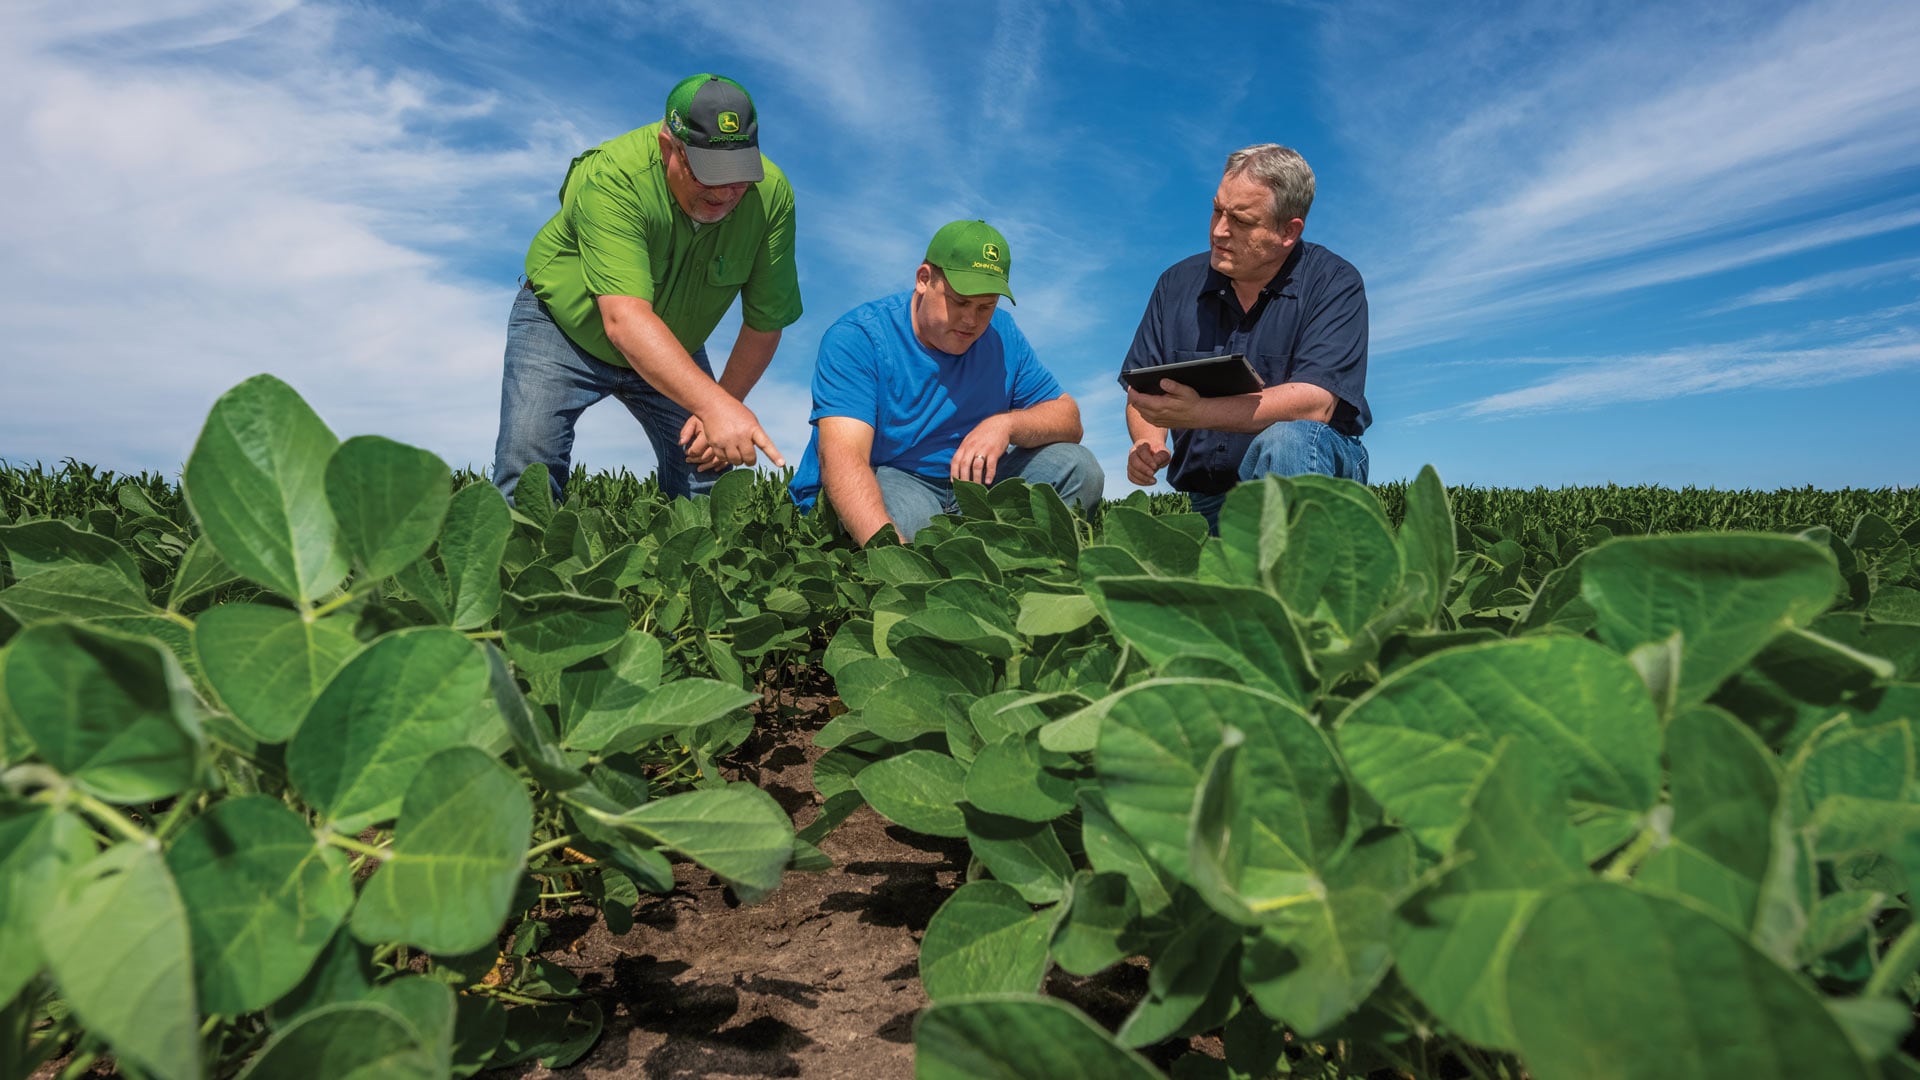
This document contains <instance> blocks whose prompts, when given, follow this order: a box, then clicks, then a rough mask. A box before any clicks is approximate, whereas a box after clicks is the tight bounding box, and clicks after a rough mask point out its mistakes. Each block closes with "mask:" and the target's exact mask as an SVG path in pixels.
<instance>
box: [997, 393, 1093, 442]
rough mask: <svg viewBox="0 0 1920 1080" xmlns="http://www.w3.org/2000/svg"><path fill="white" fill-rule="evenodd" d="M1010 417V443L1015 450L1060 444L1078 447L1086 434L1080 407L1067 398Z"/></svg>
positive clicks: (1010, 414) (1015, 413) (1029, 408)
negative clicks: (1070, 443)
mask: <svg viewBox="0 0 1920 1080" xmlns="http://www.w3.org/2000/svg"><path fill="white" fill-rule="evenodd" d="M1007 416H1008V418H1009V419H1011V420H1012V421H1013V429H1012V432H1011V435H1010V438H1009V439H1008V441H1009V442H1011V443H1013V445H1015V446H1020V447H1035V446H1046V445H1048V444H1050V443H1057V442H1076V443H1077V442H1079V441H1080V438H1081V436H1082V435H1083V434H1085V432H1084V430H1083V429H1082V427H1081V425H1080V406H1079V405H1077V404H1075V403H1074V400H1073V398H1071V397H1069V396H1068V395H1066V394H1061V395H1060V396H1059V397H1057V398H1054V399H1053V400H1052V401H1043V402H1041V403H1040V404H1038V405H1033V406H1029V407H1027V408H1025V409H1015V410H1013V411H1012V412H1009V413H1008V414H1007Z"/></svg>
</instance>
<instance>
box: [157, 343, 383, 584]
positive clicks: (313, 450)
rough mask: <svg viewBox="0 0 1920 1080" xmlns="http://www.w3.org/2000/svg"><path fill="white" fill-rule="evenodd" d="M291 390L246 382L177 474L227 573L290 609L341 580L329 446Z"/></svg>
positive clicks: (330, 440)
mask: <svg viewBox="0 0 1920 1080" xmlns="http://www.w3.org/2000/svg"><path fill="white" fill-rule="evenodd" d="M339 442H340V441H339V439H337V438H335V437H334V434H333V432H332V431H330V430H328V429H327V425H326V424H325V423H323V422H321V420H320V417H318V416H316V415H315V414H314V411H313V410H312V409H311V408H309V407H308V406H307V403H306V402H305V401H302V400H301V399H300V395H299V394H297V393H295V392H294V390H293V388H292V387H290V386H288V385H287V384H286V383H283V382H281V381H280V380H279V379H276V378H274V377H273V376H271V375H256V376H254V377H253V378H251V379H248V380H247V381H246V382H243V383H241V384H240V385H238V386H236V387H234V388H233V389H231V390H229V391H227V392H226V393H225V394H224V395H222V396H221V398H220V400H219V401H217V402H215V403H214V405H213V411H212V412H211V413H210V414H209V415H208V416H207V423H206V426H205V427H204V428H202V429H201V431H200V438H199V439H198V440H197V441H196V442H195V443H194V444H193V453H192V454H190V455H189V456H188V458H187V465H186V468H185V469H184V470H182V472H181V474H180V486H181V489H182V490H183V491H184V492H185V493H186V497H187V502H188V504H189V505H190V506H192V508H193V514H194V517H196V518H198V519H199V521H200V529H201V532H202V533H204V534H205V535H206V537H207V539H208V540H209V541H211V542H212V543H213V546H214V548H215V550H217V551H218V552H219V553H220V557H221V558H222V559H224V560H226V563H227V565H228V566H231V567H233V569H234V570H235V571H236V572H238V573H239V574H240V575H241V576H242V577H245V578H247V579H248V580H249V581H253V582H256V583H257V584H260V585H263V586H265V587H266V588H268V589H271V590H273V591H274V592H276V593H279V594H280V595H281V596H284V597H286V598H288V599H290V600H294V601H296V602H299V603H303V604H305V603H311V602H312V601H314V600H316V599H318V598H320V597H321V596H324V595H326V594H327V593H328V592H331V591H332V590H333V588H334V587H335V586H337V585H339V584H340V579H342V578H344V577H346V576H347V555H346V551H345V550H344V549H343V548H342V546H341V544H340V536H339V527H338V526H337V525H336V524H335V522H334V519H333V511H332V509H330V508H329V507H328V505H327V492H326V468H327V461H328V459H329V458H331V457H332V456H333V451H334V448H335V447H337V446H338V445H339Z"/></svg>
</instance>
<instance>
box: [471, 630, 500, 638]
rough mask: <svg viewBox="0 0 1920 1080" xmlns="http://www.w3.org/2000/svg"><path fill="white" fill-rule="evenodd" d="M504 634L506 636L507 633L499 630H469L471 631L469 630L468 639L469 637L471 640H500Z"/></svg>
mask: <svg viewBox="0 0 1920 1080" xmlns="http://www.w3.org/2000/svg"><path fill="white" fill-rule="evenodd" d="M504 636H506V635H505V634H504V632H502V631H499V630H469V631H467V639H468V640H470V641H498V640H500V639H501V638H502V637H504Z"/></svg>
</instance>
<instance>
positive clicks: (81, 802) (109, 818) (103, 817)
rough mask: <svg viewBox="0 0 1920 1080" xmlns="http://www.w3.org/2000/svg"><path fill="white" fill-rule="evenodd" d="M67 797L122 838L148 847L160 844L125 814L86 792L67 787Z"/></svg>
mask: <svg viewBox="0 0 1920 1080" xmlns="http://www.w3.org/2000/svg"><path fill="white" fill-rule="evenodd" d="M67 798H68V799H70V800H71V801H72V803H73V805H75V806H77V807H79V808H80V809H81V810H83V811H85V812H86V815H87V816H88V817H90V818H92V819H93V820H95V821H97V822H99V823H100V824H101V825H104V826H106V828H107V830H108V831H109V832H113V833H115V834H117V835H118V836H119V837H120V838H121V839H122V840H131V841H133V842H134V843H136V844H144V845H147V846H150V847H158V846H159V845H160V841H159V840H157V839H155V838H154V836H153V834H152V833H150V832H148V831H147V830H145V829H143V828H141V827H140V826H138V825H135V824H134V823H133V822H131V821H128V820H127V816H126V815H125V814H122V813H121V812H120V811H118V810H116V809H114V808H113V807H111V806H108V805H107V804H106V803H103V802H101V801H100V800H99V799H96V798H94V797H93V796H91V795H89V794H87V793H86V792H84V791H79V790H76V789H73V788H69V789H67Z"/></svg>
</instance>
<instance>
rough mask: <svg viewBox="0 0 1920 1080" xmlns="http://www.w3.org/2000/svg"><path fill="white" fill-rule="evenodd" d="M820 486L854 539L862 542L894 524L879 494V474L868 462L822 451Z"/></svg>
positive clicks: (856, 541) (884, 500)
mask: <svg viewBox="0 0 1920 1080" xmlns="http://www.w3.org/2000/svg"><path fill="white" fill-rule="evenodd" d="M820 486H821V488H822V489H823V490H824V491H825V492H826V493H827V498H828V500H829V501H831V502H832V503H833V512H834V513H836V514H838V515H840V524H841V525H842V526H844V527H845V528H846V530H847V535H848V536H851V537H853V540H854V543H857V544H864V543H866V542H867V541H868V540H870V539H872V538H873V534H874V533H877V532H879V531H880V529H881V527H882V526H885V525H891V524H893V518H892V517H891V516H890V515H888V513H887V501H886V499H885V498H884V497H883V496H882V495H881V494H880V478H879V476H877V475H876V474H875V473H874V471H873V466H872V465H871V464H869V463H867V462H864V461H859V460H856V459H841V458H839V457H838V456H835V457H831V458H830V457H828V456H827V455H825V454H822V455H821V458H820Z"/></svg>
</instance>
